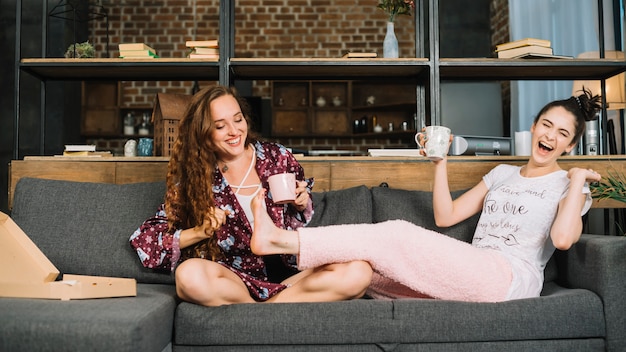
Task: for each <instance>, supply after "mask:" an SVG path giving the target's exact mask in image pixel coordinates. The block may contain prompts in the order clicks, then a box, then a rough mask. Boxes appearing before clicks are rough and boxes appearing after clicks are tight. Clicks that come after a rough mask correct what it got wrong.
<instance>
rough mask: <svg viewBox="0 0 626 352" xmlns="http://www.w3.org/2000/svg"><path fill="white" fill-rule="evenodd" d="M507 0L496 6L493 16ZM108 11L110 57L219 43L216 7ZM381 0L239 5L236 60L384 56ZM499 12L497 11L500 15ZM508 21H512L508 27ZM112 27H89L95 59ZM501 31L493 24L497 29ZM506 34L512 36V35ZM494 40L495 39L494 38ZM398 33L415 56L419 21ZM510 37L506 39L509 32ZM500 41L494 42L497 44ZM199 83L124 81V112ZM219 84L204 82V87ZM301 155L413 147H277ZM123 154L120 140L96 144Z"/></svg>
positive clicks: (187, 0)
mask: <svg viewBox="0 0 626 352" xmlns="http://www.w3.org/2000/svg"><path fill="white" fill-rule="evenodd" d="M506 2H507V1H506V0H493V3H494V6H493V8H494V14H504V13H507V14H508V10H506V11H503V10H501V9H502V7H503V6H506ZM102 4H103V5H104V6H105V7H106V8H107V10H108V13H109V16H108V33H109V35H108V38H109V55H108V57H116V56H117V54H118V51H117V44H118V43H120V42H145V43H147V44H149V45H150V46H152V47H153V48H154V49H156V51H157V53H158V55H159V56H161V57H172V58H178V57H181V58H182V57H184V56H185V55H186V48H185V41H186V40H192V39H197V40H203V39H215V38H217V37H218V35H219V1H218V0H115V1H114V0H102ZM376 4H377V1H376V0H367V1H358V0H289V1H287V0H237V1H236V5H235V34H236V41H235V56H236V57H340V56H341V55H342V54H343V53H344V52H346V51H348V50H354V51H358V50H376V51H377V52H378V53H379V55H382V42H383V38H384V36H385V31H386V21H387V16H386V15H385V13H383V12H382V11H381V10H379V9H377V8H376ZM496 10H497V11H496ZM507 22H508V21H507ZM106 27H107V26H106V23H105V21H102V20H99V21H92V22H91V23H90V28H91V29H90V31H91V34H90V41H92V42H93V43H94V44H95V47H96V50H97V57H106V56H107V54H106V47H107V45H106V33H107V30H106ZM495 28H502V25H500V24H497V23H495V22H494V29H495ZM507 32H508V29H507ZM494 33H495V32H494ZM395 34H396V36H397V37H398V42H399V48H400V57H413V56H414V53H415V25H414V17H409V16H399V17H398V18H397V19H396V24H395ZM507 36H508V33H507ZM494 40H495V38H494ZM192 84H193V82H123V92H122V97H123V98H122V99H123V104H124V106H127V107H145V106H151V105H152V100H153V97H154V96H155V94H156V93H157V92H164V91H167V92H170V93H184V94H189V93H190V92H191V91H192ZM211 84H215V82H199V85H200V87H204V86H207V85H211ZM269 87H270V85H269V83H268V82H267V81H257V82H255V83H254V85H253V95H255V96H261V97H269V95H270V94H271V93H270V89H269ZM278 141H279V142H281V143H284V144H285V145H288V146H290V147H293V148H299V149H346V150H361V151H366V150H367V149H368V148H382V147H385V148H404V147H411V146H414V142H413V141H412V140H401V139H381V140H377V139H374V140H367V139H361V138H337V139H328V138H320V139H288V140H284V139H283V140H278ZM96 142H97V143H98V144H100V145H103V148H106V146H107V145H109V144H110V143H113V144H115V145H117V147H116V148H113V145H111V146H110V149H113V150H114V151H115V152H117V153H121V149H120V145H121V144H123V143H121V142H120V141H110V140H107V139H101V140H97V141H96Z"/></svg>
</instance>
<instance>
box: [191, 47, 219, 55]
mask: <svg viewBox="0 0 626 352" xmlns="http://www.w3.org/2000/svg"><path fill="white" fill-rule="evenodd" d="M192 53H194V54H204V55H209V54H210V55H219V54H220V49H219V48H205V47H194V48H193V51H192Z"/></svg>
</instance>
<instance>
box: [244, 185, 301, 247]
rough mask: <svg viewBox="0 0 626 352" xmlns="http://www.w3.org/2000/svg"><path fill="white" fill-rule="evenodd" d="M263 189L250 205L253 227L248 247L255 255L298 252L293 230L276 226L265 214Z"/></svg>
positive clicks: (295, 234) (297, 242)
mask: <svg viewBox="0 0 626 352" xmlns="http://www.w3.org/2000/svg"><path fill="white" fill-rule="evenodd" d="M264 200H265V190H264V189H263V190H261V191H260V192H259V193H258V194H257V195H256V196H255V197H254V198H252V202H251V203H250V206H251V207H252V215H253V216H254V229H253V233H252V238H251V239H250V249H252V253H254V254H256V255H270V254H298V250H299V241H298V235H297V233H296V232H295V231H288V230H284V229H281V228H278V227H276V225H274V222H273V221H272V219H271V218H270V216H269V215H268V214H267V212H266V210H265V207H264V206H263V202H264Z"/></svg>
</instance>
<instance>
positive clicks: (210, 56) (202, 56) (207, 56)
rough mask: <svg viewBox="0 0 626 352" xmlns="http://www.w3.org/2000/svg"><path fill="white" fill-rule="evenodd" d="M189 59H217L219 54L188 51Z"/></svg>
mask: <svg viewBox="0 0 626 352" xmlns="http://www.w3.org/2000/svg"><path fill="white" fill-rule="evenodd" d="M187 57H188V58H190V59H219V58H220V55H219V54H196V53H190V54H189V55H188V56H187Z"/></svg>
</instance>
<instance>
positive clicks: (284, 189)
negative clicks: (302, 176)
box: [267, 173, 296, 204]
mask: <svg viewBox="0 0 626 352" xmlns="http://www.w3.org/2000/svg"><path fill="white" fill-rule="evenodd" d="M267 182H268V183H269V185H270V194H271V196H272V200H273V201H274V203H276V204H285V203H290V202H293V201H295V200H296V175H295V174H290V173H284V174H276V175H272V176H270V177H269V178H268V179H267Z"/></svg>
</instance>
